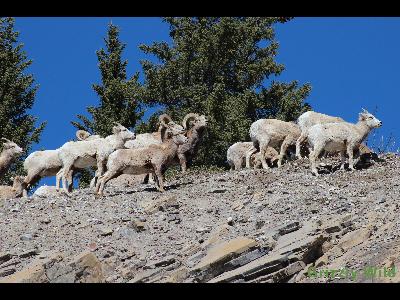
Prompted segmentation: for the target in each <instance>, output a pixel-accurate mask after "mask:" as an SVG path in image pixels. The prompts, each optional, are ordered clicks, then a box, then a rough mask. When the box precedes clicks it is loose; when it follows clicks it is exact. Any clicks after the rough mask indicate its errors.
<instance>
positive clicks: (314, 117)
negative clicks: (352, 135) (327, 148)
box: [296, 111, 345, 159]
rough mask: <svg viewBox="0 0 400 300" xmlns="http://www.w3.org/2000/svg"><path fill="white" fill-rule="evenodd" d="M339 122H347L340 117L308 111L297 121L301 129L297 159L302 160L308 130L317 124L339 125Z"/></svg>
mask: <svg viewBox="0 0 400 300" xmlns="http://www.w3.org/2000/svg"><path fill="white" fill-rule="evenodd" d="M338 122H339V123H340V122H345V121H344V120H343V119H342V118H340V117H332V116H328V115H325V114H321V113H318V112H315V111H307V112H305V113H304V114H302V115H301V116H300V117H299V118H298V119H297V125H299V127H300V130H301V135H300V137H299V138H298V139H297V142H296V157H297V158H298V159H300V158H301V153H300V148H301V145H302V144H303V143H304V142H305V141H306V139H307V138H306V137H307V130H308V129H309V128H310V127H311V126H314V125H316V124H325V123H338Z"/></svg>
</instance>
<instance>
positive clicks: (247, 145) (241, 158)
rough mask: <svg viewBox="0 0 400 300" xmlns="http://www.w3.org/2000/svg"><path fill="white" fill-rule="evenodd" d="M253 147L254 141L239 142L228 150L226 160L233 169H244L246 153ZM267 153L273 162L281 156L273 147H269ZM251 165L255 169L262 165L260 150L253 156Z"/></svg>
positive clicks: (268, 158) (267, 156)
mask: <svg viewBox="0 0 400 300" xmlns="http://www.w3.org/2000/svg"><path fill="white" fill-rule="evenodd" d="M252 147H253V142H237V143H235V144H233V145H232V146H230V147H229V148H228V151H227V152H226V160H227V162H228V164H229V166H230V167H231V171H232V170H240V169H242V167H243V165H244V164H245V159H246V153H247V151H249V150H250V149H251V148H252ZM265 155H266V159H267V160H269V161H270V163H271V164H273V163H274V162H275V161H276V160H278V156H279V154H278V152H277V151H276V150H275V149H274V148H272V147H268V148H267V150H266V152H265ZM250 165H253V167H254V168H255V169H257V168H259V167H260V166H261V165H262V161H261V154H260V152H257V153H255V154H253V155H252V156H251V158H250Z"/></svg>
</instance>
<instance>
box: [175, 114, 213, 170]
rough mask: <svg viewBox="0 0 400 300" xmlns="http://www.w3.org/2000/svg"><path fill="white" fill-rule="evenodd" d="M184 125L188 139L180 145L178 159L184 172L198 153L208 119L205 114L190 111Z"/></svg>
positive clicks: (183, 122)
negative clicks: (188, 163)
mask: <svg viewBox="0 0 400 300" xmlns="http://www.w3.org/2000/svg"><path fill="white" fill-rule="evenodd" d="M182 126H183V128H184V129H185V130H187V132H186V137H187V138H188V141H187V142H186V143H184V144H182V145H179V147H178V159H179V164H180V165H181V169H182V173H185V172H186V164H187V162H188V161H190V160H191V159H193V156H194V155H196V153H197V151H198V148H199V145H200V142H201V141H202V139H203V136H204V133H205V128H206V126H207V119H206V116H204V115H199V114H196V113H189V114H187V115H186V116H185V118H184V119H183V121H182Z"/></svg>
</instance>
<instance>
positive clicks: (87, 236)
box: [0, 154, 400, 282]
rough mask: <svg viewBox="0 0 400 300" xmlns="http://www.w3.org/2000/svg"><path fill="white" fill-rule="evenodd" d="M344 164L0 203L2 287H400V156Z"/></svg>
mask: <svg viewBox="0 0 400 300" xmlns="http://www.w3.org/2000/svg"><path fill="white" fill-rule="evenodd" d="M337 165H338V161H337V160H335V159H331V160H330V161H329V162H328V163H327V164H325V166H322V167H321V172H322V173H324V174H321V176H319V177H315V176H312V175H311V173H310V171H309V167H308V161H306V160H302V161H293V162H289V163H287V164H285V165H284V166H283V167H282V168H281V169H277V168H274V169H271V170H266V171H265V170H256V171H254V170H243V171H238V172H222V173H205V172H196V173H194V172H189V174H187V175H185V176H181V175H178V176H177V177H176V179H174V180H172V181H169V182H167V191H166V192H165V193H159V192H157V191H156V189H155V188H154V187H153V185H151V184H147V185H143V184H135V185H133V186H130V187H129V186H111V185H110V186H108V187H107V188H106V191H105V197H103V198H101V199H97V198H95V197H94V195H93V194H92V192H91V191H89V190H86V189H83V190H77V191H74V192H73V193H72V194H71V196H64V195H59V196H58V197H47V198H40V197H35V198H30V199H25V198H20V199H11V200H0V282H391V281H394V282H399V281H400V275H399V274H400V272H397V269H393V266H395V267H397V266H398V263H399V259H400V258H399V253H400V240H399V235H400V219H399V218H398V216H399V212H400V210H399V204H398V199H399V195H400V189H399V184H400V172H399V171H400V157H398V156H396V155H394V154H387V155H384V156H382V157H381V158H380V160H379V161H378V162H375V163H374V164H373V165H372V166H369V167H368V168H362V169H359V170H356V171H340V170H336V169H337V168H336V167H333V166H337ZM335 270H336V271H335ZM374 272H375V273H374Z"/></svg>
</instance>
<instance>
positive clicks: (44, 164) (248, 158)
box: [0, 109, 382, 198]
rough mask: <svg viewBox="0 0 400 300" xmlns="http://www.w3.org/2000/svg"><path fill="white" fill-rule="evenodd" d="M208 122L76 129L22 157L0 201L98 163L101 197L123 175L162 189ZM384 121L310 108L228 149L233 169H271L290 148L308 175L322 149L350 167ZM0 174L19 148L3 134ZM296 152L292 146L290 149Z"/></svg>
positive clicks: (66, 182) (265, 124) (264, 123)
mask: <svg viewBox="0 0 400 300" xmlns="http://www.w3.org/2000/svg"><path fill="white" fill-rule="evenodd" d="M206 126H207V119H206V116H204V115H199V114H196V113H189V114H187V115H186V116H185V118H184V119H183V121H182V124H177V123H175V122H174V121H172V119H171V117H169V116H168V115H166V114H163V115H161V116H160V117H159V128H158V131H157V132H152V133H144V134H138V135H136V134H135V133H133V132H131V131H130V130H128V129H127V128H125V127H124V126H122V125H121V124H119V123H115V125H114V126H113V128H112V134H111V135H109V136H107V137H101V136H99V135H90V134H89V133H88V132H86V131H83V130H78V131H77V132H76V137H77V141H69V142H67V143H65V144H64V145H63V146H61V147H60V148H58V149H56V150H44V151H35V152H33V153H31V154H30V155H29V156H28V157H27V158H26V159H25V161H24V170H25V172H26V174H27V175H26V176H25V177H24V176H16V177H15V178H14V179H13V180H14V182H13V186H0V198H16V197H21V196H27V189H28V188H29V187H31V186H32V185H34V184H35V183H36V182H38V180H40V179H41V178H43V177H48V176H56V190H57V191H58V190H59V188H60V181H62V186H63V191H64V192H66V193H69V192H71V190H72V186H73V176H74V173H76V172H77V171H79V170H82V169H86V168H89V167H96V172H95V174H94V177H93V179H92V180H91V182H90V187H91V188H92V189H94V191H95V194H96V196H103V191H104V188H105V185H106V183H107V182H108V181H109V180H111V179H113V178H116V177H118V176H119V175H121V174H132V175H141V174H148V175H149V177H151V178H152V179H153V180H154V182H155V184H156V186H157V189H158V190H159V191H161V192H162V191H164V180H163V174H164V172H165V171H166V170H167V168H169V167H170V166H172V165H180V166H181V170H182V172H185V171H186V168H187V161H190V160H191V159H192V158H193V156H194V155H196V153H197V150H198V147H199V145H200V143H201V140H202V138H203V136H204V132H205V128H206ZM380 126H382V122H381V121H379V120H378V119H377V118H375V117H374V116H373V115H372V114H370V113H369V112H367V111H366V110H364V109H363V111H362V112H361V113H360V114H359V117H358V122H357V123H356V124H354V123H349V122H345V121H344V120H343V119H342V118H339V117H332V116H328V115H325V114H321V113H317V112H314V111H308V112H306V113H304V114H302V115H301V116H300V117H299V118H298V120H297V122H296V123H295V122H285V121H281V120H277V119H260V120H257V121H255V122H254V123H253V124H252V125H251V126H250V130H249V134H250V138H251V142H237V143H235V144H233V145H232V146H230V147H229V149H228V151H227V162H228V164H229V165H230V167H231V170H240V169H241V168H243V167H244V166H245V167H246V168H251V167H253V168H259V167H262V168H263V169H269V168H270V166H272V165H274V164H275V163H276V164H277V166H278V167H280V166H281V165H282V162H283V159H284V158H285V157H286V156H287V155H288V153H289V152H290V149H292V150H293V148H294V149H295V151H294V153H295V156H296V157H297V158H301V157H302V155H304V154H306V155H307V154H308V156H309V160H310V164H311V172H312V174H314V175H316V176H318V170H317V164H316V159H317V158H318V157H319V156H320V154H321V153H322V152H323V151H325V152H328V153H329V152H334V153H340V154H341V169H343V168H344V163H345V158H346V154H347V156H348V159H349V168H350V169H351V170H353V169H354V164H355V162H354V155H353V153H354V151H356V153H357V150H358V149H359V148H360V145H361V143H362V142H363V141H364V140H365V139H366V138H367V136H368V134H369V132H370V131H371V130H372V129H374V128H378V127H380ZM2 140H3V141H4V143H3V151H2V152H1V154H0V176H3V175H4V173H5V172H6V171H7V169H8V168H9V166H10V165H11V163H12V162H13V161H15V159H16V158H18V157H19V156H20V155H21V154H22V153H23V149H21V147H19V146H18V145H17V144H16V143H14V142H12V141H10V140H8V139H6V138H2ZM292 152H293V151H292Z"/></svg>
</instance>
